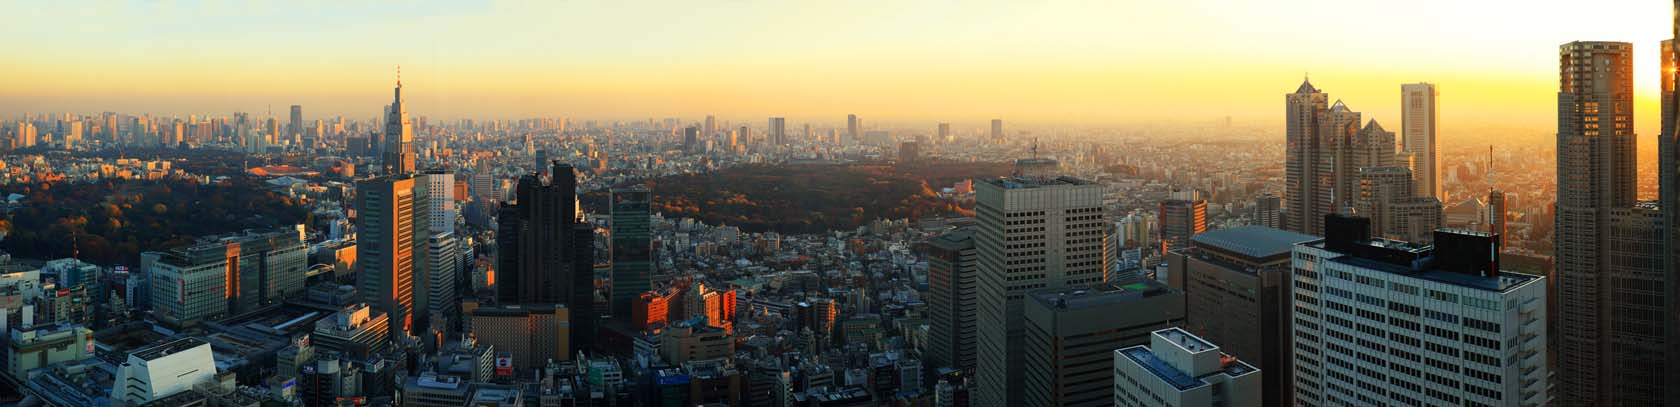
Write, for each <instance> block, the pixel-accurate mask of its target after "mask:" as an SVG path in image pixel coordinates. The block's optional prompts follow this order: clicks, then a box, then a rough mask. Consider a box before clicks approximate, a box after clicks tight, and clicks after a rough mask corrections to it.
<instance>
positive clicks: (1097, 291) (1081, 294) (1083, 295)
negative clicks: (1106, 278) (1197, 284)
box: [1029, 280, 1167, 309]
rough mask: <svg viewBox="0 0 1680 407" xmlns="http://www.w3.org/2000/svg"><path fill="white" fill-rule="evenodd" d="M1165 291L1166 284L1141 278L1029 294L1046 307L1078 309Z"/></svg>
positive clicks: (1126, 300) (1135, 298)
mask: <svg viewBox="0 0 1680 407" xmlns="http://www.w3.org/2000/svg"><path fill="white" fill-rule="evenodd" d="M1166 292H1167V286H1166V285H1163V284H1161V283H1159V282H1156V281H1151V280H1143V281H1140V282H1136V283H1131V284H1126V285H1110V284H1103V285H1097V286H1080V287H1064V288H1057V289H1050V290H1043V291H1038V292H1034V293H1031V294H1029V296H1031V297H1032V299H1033V301H1038V302H1039V303H1041V304H1044V305H1045V306H1046V307H1047V308H1059V309H1080V308H1090V307H1098V306H1103V305H1110V304H1117V303H1123V302H1128V301H1135V300H1138V299H1142V298H1148V297H1154V296H1156V295H1159V294H1163V293H1166Z"/></svg>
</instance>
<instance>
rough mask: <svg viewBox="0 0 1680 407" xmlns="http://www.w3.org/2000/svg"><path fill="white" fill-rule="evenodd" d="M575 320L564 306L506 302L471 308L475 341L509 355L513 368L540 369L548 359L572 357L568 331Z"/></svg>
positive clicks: (568, 358)
mask: <svg viewBox="0 0 1680 407" xmlns="http://www.w3.org/2000/svg"><path fill="white" fill-rule="evenodd" d="M573 322H576V319H575V318H574V316H573V315H571V313H570V312H569V310H568V309H567V308H566V306H564V305H556V304H509V305H500V306H493V307H480V308H478V309H475V310H473V311H472V333H473V336H474V337H476V338H477V339H478V341H479V343H483V344H485V345H489V346H490V347H491V349H495V351H496V352H497V353H502V352H506V353H509V354H511V356H512V358H513V370H514V371H516V372H524V371H526V370H527V369H533V368H540V367H542V366H545V365H547V364H548V361H550V360H553V361H568V360H572V354H573V352H572V349H573V346H572V344H571V343H570V340H571V338H574V337H576V336H577V335H576V334H575V333H573V332H571V330H572V329H573V327H574V326H575V324H573Z"/></svg>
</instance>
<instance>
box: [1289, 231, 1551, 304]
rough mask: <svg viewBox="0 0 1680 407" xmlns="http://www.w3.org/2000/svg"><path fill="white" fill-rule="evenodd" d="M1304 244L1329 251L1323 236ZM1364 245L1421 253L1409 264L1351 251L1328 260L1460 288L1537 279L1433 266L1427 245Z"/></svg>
mask: <svg viewBox="0 0 1680 407" xmlns="http://www.w3.org/2000/svg"><path fill="white" fill-rule="evenodd" d="M1305 244H1306V245H1307V246H1311V247H1315V248H1320V249H1326V250H1329V249H1328V248H1327V247H1325V244H1324V240H1322V239H1320V240H1315V241H1312V242H1307V243H1305ZM1367 244H1369V245H1371V246H1377V247H1382V248H1385V249H1390V250H1392V251H1397V252H1403V253H1406V254H1410V255H1415V256H1421V259H1420V260H1419V261H1417V262H1416V263H1415V264H1413V265H1412V266H1411V267H1408V266H1404V265H1400V264H1395V263H1393V262H1389V261H1383V260H1382V259H1377V258H1368V257H1362V256H1359V255H1357V254H1353V253H1341V254H1342V256H1341V257H1336V258H1332V259H1328V260H1327V261H1330V262H1335V263H1340V264H1346V265H1349V266H1354V267H1359V268H1363V269H1369V270H1376V271H1381V272H1385V273H1390V274H1399V275H1403V276H1407V277H1412V278H1419V279H1424V280H1430V281H1435V282H1439V283H1446V284H1452V285H1456V286H1460V287H1469V288H1475V289H1479V290H1487V291H1499V292H1504V291H1509V290H1511V289H1514V288H1517V287H1520V286H1522V285H1524V284H1527V283H1529V282H1531V281H1534V280H1537V279H1539V278H1540V277H1538V276H1534V275H1529V274H1523V273H1516V272H1510V271H1505V270H1500V272H1499V275H1497V276H1493V277H1488V276H1482V275H1475V274H1466V273H1459V272H1453V271H1447V270H1442V269H1440V268H1438V267H1436V262H1435V261H1434V260H1435V258H1434V254H1433V253H1432V250H1431V249H1432V247H1430V246H1424V245H1417V244H1412V243H1406V242H1400V241H1395V240H1387V239H1372V240H1371V241H1370V242H1367ZM1332 251H1333V250H1332Z"/></svg>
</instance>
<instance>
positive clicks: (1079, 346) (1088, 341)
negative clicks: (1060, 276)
mask: <svg viewBox="0 0 1680 407" xmlns="http://www.w3.org/2000/svg"><path fill="white" fill-rule="evenodd" d="M1027 297H1028V298H1027V300H1026V308H1025V310H1024V315H1025V319H1026V324H1027V333H1026V340H1025V345H1026V346H1025V349H1024V351H1023V352H1022V353H1024V354H1025V355H1024V356H1025V363H1024V364H1025V366H1024V368H1025V370H1026V372H1025V374H1024V375H1023V376H1024V377H1025V379H1026V381H1025V383H1022V384H1021V386H1022V387H1024V388H1025V389H1024V391H1023V392H1024V393H1025V394H1024V396H1023V399H1024V400H1025V401H1026V404H1025V405H1027V406H1064V407H1079V406H1089V407H1097V406H1112V405H1114V404H1113V403H1114V393H1113V389H1114V388H1115V387H1114V386H1115V383H1114V369H1115V367H1116V366H1115V365H1114V350H1115V349H1119V348H1125V347H1130V346H1134V345H1143V344H1146V343H1149V334H1150V332H1154V331H1155V330H1158V329H1165V328H1170V327H1173V326H1177V325H1180V324H1182V323H1183V322H1184V292H1182V291H1178V290H1175V289H1171V288H1167V287H1166V286H1164V285H1161V283H1157V282H1153V281H1148V280H1145V281H1143V282H1138V283H1132V284H1128V285H1126V286H1114V285H1107V284H1097V285H1092V286H1067V287H1063V288H1060V289H1052V290H1044V291H1038V292H1033V293H1030V294H1027Z"/></svg>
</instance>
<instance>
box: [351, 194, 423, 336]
mask: <svg viewBox="0 0 1680 407" xmlns="http://www.w3.org/2000/svg"><path fill="white" fill-rule="evenodd" d="M426 187H427V185H426V183H425V182H423V181H421V180H420V179H417V178H415V177H414V176H413V175H387V176H381V177H377V178H371V179H366V180H362V181H357V182H356V233H357V241H356V269H357V270H356V293H357V295H359V296H360V297H361V302H365V303H367V304H368V305H371V306H373V307H374V309H377V310H379V311H383V312H384V313H385V314H386V315H387V316H389V321H390V328H389V332H390V333H391V335H392V336H394V337H401V336H403V335H406V334H413V333H415V330H414V328H415V325H414V319H415V315H414V296H415V289H416V287H417V286H418V287H420V288H421V289H424V288H425V287H424V283H419V284H417V282H416V278H425V276H426V274H427V267H429V265H428V264H427V260H429V259H428V258H427V256H426V250H427V244H428V242H427V237H430V236H431V235H432V234H431V232H430V231H429V229H430V222H428V221H427V220H428V219H427V216H429V213H430V210H429V209H428V208H427V207H428V206H429V203H430V202H429V199H427V197H428V196H429V192H428V191H427V190H426ZM422 318H424V316H422Z"/></svg>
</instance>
